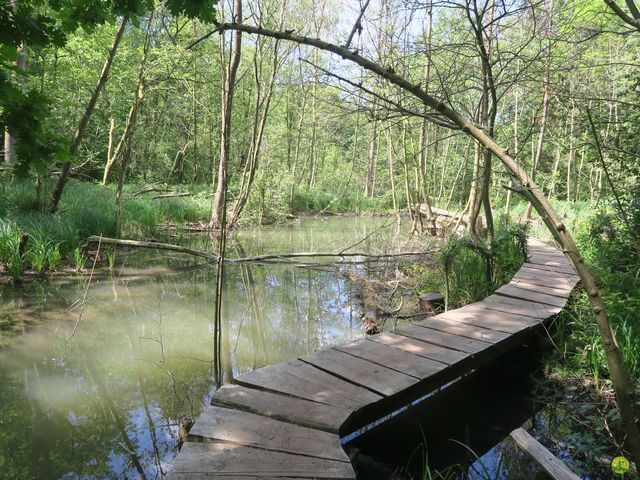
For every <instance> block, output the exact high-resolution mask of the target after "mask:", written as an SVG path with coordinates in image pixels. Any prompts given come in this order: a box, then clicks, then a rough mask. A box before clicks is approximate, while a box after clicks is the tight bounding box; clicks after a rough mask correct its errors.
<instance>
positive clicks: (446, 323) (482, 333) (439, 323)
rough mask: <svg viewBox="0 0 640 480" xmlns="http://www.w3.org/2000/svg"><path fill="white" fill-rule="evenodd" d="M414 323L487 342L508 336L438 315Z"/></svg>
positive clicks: (495, 341)
mask: <svg viewBox="0 0 640 480" xmlns="http://www.w3.org/2000/svg"><path fill="white" fill-rule="evenodd" d="M414 325H421V326H424V327H428V328H431V329H433V330H440V331H441V332H446V333H451V334H453V335H458V336H461V337H467V338H473V339H476V340H482V341H483V342H488V343H498V342H500V341H502V340H504V339H505V338H508V337H509V334H508V333H504V332H498V331H496V330H489V329H488V328H482V327H479V326H477V325H470V324H468V323H461V322H456V321H454V320H451V319H449V318H446V317H442V316H440V315H436V316H434V317H429V318H426V319H424V320H420V321H419V322H415V323H414Z"/></svg>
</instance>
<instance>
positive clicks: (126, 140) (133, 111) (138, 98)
mask: <svg viewBox="0 0 640 480" xmlns="http://www.w3.org/2000/svg"><path fill="white" fill-rule="evenodd" d="M153 15H154V12H151V14H150V15H149V20H148V23H147V35H146V37H145V40H144V47H143V48H142V58H141V59H140V68H139V70H138V81H137V83H136V94H135V98H134V100H133V104H132V105H131V108H130V110H129V115H128V117H127V124H126V126H125V129H124V133H123V134H122V138H121V139H120V142H119V143H118V146H117V147H116V151H115V153H114V155H113V158H114V159H115V158H118V156H119V155H122V158H121V160H120V164H119V166H118V167H119V168H118V170H119V171H118V189H117V190H116V208H115V226H116V233H117V235H118V236H120V229H121V226H122V225H121V217H122V189H123V187H124V181H125V177H126V174H127V167H128V165H129V160H130V158H131V140H132V137H133V128H134V125H135V123H136V117H137V113H138V106H139V105H140V103H141V102H142V98H143V97H144V76H145V69H146V67H147V59H148V58H149V49H150V47H151V35H152V32H153ZM108 175H109V171H108V170H107V169H105V172H104V178H103V182H106V180H107V177H108Z"/></svg>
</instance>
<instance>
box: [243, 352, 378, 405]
mask: <svg viewBox="0 0 640 480" xmlns="http://www.w3.org/2000/svg"><path fill="white" fill-rule="evenodd" d="M235 381H236V383H238V384H240V385H244V386H248V387H253V388H255V387H258V388H263V389H266V390H271V391H274V392H280V393H285V394H288V395H293V396H294V397H299V398H302V399H305V400H311V401H313V402H318V403H324V404H327V405H333V406H335V407H341V408H346V409H349V410H352V411H353V410H356V409H358V408H360V407H362V406H364V405H367V404H369V403H373V402H376V401H378V400H380V399H381V398H382V397H381V396H380V395H377V394H375V393H373V392H370V391H369V390H367V389H365V388H361V387H358V386H356V385H353V384H351V383H349V382H345V381H343V380H340V379H339V378H336V377H335V376H333V375H329V374H328V373H326V372H323V371H321V370H318V369H317V368H313V367H311V366H310V365H307V364H305V363H303V362H300V361H299V360H294V361H291V362H286V363H281V364H277V365H270V366H267V367H264V368H260V369H258V370H254V371H253V372H250V373H247V374H244V375H241V376H239V377H237V378H236V379H235Z"/></svg>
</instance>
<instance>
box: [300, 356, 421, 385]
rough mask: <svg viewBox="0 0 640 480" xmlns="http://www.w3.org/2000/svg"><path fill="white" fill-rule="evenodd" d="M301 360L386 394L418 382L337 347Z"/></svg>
mask: <svg viewBox="0 0 640 480" xmlns="http://www.w3.org/2000/svg"><path fill="white" fill-rule="evenodd" d="M300 360H302V361H303V362H306V363H309V364H310V365H313V366H315V367H317V368H321V369H323V370H325V371H327V372H331V374H332V375H336V376H338V377H340V378H344V379H346V380H348V381H349V382H353V383H355V384H356V385H361V386H363V387H365V388H368V389H370V390H372V391H374V392H376V393H377V394H379V395H384V396H389V395H393V394H394V393H398V392H401V391H402V390H404V389H405V388H409V387H410V386H412V385H414V384H416V383H417V382H418V380H417V379H416V378H414V377H410V376H409V375H405V374H403V373H400V372H396V371H394V370H391V369H390V368H387V367H383V366H382V365H378V364H376V363H373V362H369V361H367V360H363V359H361V358H358V357H354V356H352V355H349V354H348V353H344V352H341V351H339V350H335V349H330V350H322V351H320V352H316V353H314V354H311V355H307V356H306V357H301V358H300Z"/></svg>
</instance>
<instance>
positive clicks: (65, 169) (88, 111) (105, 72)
mask: <svg viewBox="0 0 640 480" xmlns="http://www.w3.org/2000/svg"><path fill="white" fill-rule="evenodd" d="M126 26H127V17H124V18H123V19H122V21H121V22H120V27H118V31H117V32H116V36H115V39H114V40H113V44H112V45H111V49H110V50H109V54H108V55H107V59H106V60H105V62H104V65H103V67H102V71H101V72H100V77H99V78H98V83H97V84H96V86H95V88H94V89H93V93H92V94H91V98H90V99H89V103H87V106H86V107H85V110H84V114H83V115H82V118H80V123H79V124H78V128H77V130H76V133H75V135H74V136H73V143H72V144H71V148H70V149H69V155H70V156H71V158H72V159H73V158H74V157H75V156H76V154H77V153H78V148H79V147H80V142H82V137H83V136H84V132H85V130H86V129H87V125H88V124H89V120H90V119H91V115H92V114H93V111H94V109H95V107H96V102H97V101H98V97H99V96H100V92H102V89H103V88H104V85H105V83H107V78H108V77H109V70H111V65H112V64H113V59H114V58H115V56H116V52H117V50H118V46H119V45H120V41H121V40H122V37H123V35H124V30H125V27H126ZM70 171H71V162H67V163H65V164H64V165H63V166H62V171H61V172H60V177H59V178H58V183H57V184H56V188H55V189H54V191H53V194H52V196H51V204H50V205H49V213H56V212H57V211H58V205H59V203H60V199H61V198H62V193H63V192H64V187H65V185H66V184H67V181H68V180H69V172H70Z"/></svg>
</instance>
